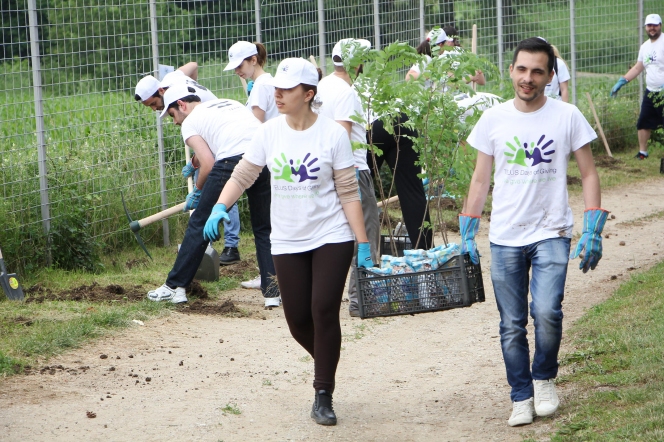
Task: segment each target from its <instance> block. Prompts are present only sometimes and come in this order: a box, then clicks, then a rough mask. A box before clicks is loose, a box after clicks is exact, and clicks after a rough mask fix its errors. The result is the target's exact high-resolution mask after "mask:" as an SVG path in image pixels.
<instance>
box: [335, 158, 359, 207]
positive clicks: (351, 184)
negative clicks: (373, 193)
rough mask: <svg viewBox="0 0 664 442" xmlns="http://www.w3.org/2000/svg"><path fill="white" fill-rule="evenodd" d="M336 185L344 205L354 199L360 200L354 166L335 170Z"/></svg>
mask: <svg viewBox="0 0 664 442" xmlns="http://www.w3.org/2000/svg"><path fill="white" fill-rule="evenodd" d="M334 187H335V189H336V191H337V195H339V201H341V204H342V205H343V204H346V203H350V202H352V201H360V192H359V188H358V185H357V177H356V176H355V167H354V166H350V167H347V168H345V169H339V170H335V171H334Z"/></svg>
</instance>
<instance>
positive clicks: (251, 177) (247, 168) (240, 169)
mask: <svg viewBox="0 0 664 442" xmlns="http://www.w3.org/2000/svg"><path fill="white" fill-rule="evenodd" d="M261 170H263V168H262V167H261V166H257V165H255V164H253V163H250V162H249V161H247V160H245V159H244V158H242V159H241V160H240V162H239V163H237V166H235V169H233V174H232V175H231V177H230V178H229V179H228V181H232V182H234V183H235V184H236V185H237V186H238V187H239V188H240V189H241V190H242V192H244V191H245V190H247V188H249V187H251V185H252V184H254V182H255V181H256V180H257V179H258V175H260V173H261Z"/></svg>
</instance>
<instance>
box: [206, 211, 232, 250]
mask: <svg viewBox="0 0 664 442" xmlns="http://www.w3.org/2000/svg"><path fill="white" fill-rule="evenodd" d="M223 220H226V221H230V220H231V218H230V217H229V216H228V210H227V209H226V204H221V203H217V204H215V205H214V207H213V208H212V213H211V214H210V217H209V218H208V220H207V221H206V222H205V227H204V228H203V239H205V240H206V241H210V242H212V241H216V240H218V239H219V238H220V237H221V235H220V234H219V223H220V222H222V221H223Z"/></svg>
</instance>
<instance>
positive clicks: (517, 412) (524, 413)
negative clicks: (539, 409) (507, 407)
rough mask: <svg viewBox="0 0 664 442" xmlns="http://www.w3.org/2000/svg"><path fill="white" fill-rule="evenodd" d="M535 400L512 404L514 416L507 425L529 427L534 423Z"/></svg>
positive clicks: (530, 399)
mask: <svg viewBox="0 0 664 442" xmlns="http://www.w3.org/2000/svg"><path fill="white" fill-rule="evenodd" d="M533 412H534V410H533V398H529V399H526V400H525V401H519V402H514V403H513V404H512V415H511V416H510V419H509V420H508V421H507V423H508V424H509V425H510V427H517V426H519V425H528V424H532V423H533Z"/></svg>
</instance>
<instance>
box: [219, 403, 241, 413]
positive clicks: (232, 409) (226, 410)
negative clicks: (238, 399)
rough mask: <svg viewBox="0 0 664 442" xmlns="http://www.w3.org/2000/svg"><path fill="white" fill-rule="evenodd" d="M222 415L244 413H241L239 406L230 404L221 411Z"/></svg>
mask: <svg viewBox="0 0 664 442" xmlns="http://www.w3.org/2000/svg"><path fill="white" fill-rule="evenodd" d="M221 411H222V413H224V414H235V415H238V414H242V411H240V407H238V406H237V404H231V403H228V404H226V406H225V407H224V408H222V409H221Z"/></svg>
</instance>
